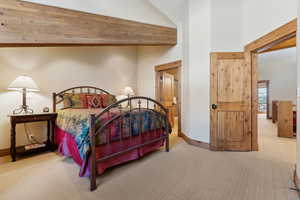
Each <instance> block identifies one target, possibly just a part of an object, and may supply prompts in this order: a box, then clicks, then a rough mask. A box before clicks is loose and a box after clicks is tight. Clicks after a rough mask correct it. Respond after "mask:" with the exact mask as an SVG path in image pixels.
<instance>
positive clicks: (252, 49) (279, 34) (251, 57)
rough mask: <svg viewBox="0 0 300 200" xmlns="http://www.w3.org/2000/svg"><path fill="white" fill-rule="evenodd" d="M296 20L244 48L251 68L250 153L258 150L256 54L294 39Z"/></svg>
mask: <svg viewBox="0 0 300 200" xmlns="http://www.w3.org/2000/svg"><path fill="white" fill-rule="evenodd" d="M296 33H297V19H294V20H292V21H290V22H289V23H287V24H285V25H283V26H281V27H279V28H277V29H275V30H274V31H272V32H270V33H268V34H266V35H264V36H263V37H261V38H259V39H257V40H255V41H254V42H251V43H250V44H248V45H247V46H245V50H244V51H245V59H246V65H250V66H251V77H252V96H251V98H252V102H251V104H252V105H251V109H252V111H251V113H252V114H251V116H252V117H251V124H252V125H251V126H252V128H251V129H252V131H251V137H252V151H257V150H258V127H257V81H258V76H257V54H259V53H261V52H264V51H267V50H268V49H270V48H272V47H274V46H275V45H278V44H280V43H281V42H284V41H286V40H289V39H291V38H293V37H296Z"/></svg>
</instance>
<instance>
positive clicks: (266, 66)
mask: <svg viewBox="0 0 300 200" xmlns="http://www.w3.org/2000/svg"><path fill="white" fill-rule="evenodd" d="M258 79H259V80H269V81H270V101H269V103H270V113H272V108H271V107H272V101H274V100H279V101H293V103H294V104H296V99H297V97H296V96H297V95H296V93H297V54H296V48H290V49H284V50H279V51H273V52H269V53H264V54H260V55H259V56H258Z"/></svg>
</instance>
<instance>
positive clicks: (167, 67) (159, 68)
mask: <svg viewBox="0 0 300 200" xmlns="http://www.w3.org/2000/svg"><path fill="white" fill-rule="evenodd" d="M170 69H177V75H178V77H177V81H178V88H177V92H178V102H177V110H178V136H180V133H181V95H182V94H181V87H182V78H181V77H182V75H181V71H182V60H177V61H174V62H169V63H165V64H162V65H156V66H155V67H154V70H155V99H156V101H158V102H160V72H163V71H166V70H170Z"/></svg>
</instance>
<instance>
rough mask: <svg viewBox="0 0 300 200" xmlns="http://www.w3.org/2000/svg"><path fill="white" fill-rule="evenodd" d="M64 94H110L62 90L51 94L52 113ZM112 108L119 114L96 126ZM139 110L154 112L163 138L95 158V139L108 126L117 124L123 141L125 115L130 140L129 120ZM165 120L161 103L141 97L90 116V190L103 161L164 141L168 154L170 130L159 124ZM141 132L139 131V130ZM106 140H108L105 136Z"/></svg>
mask: <svg viewBox="0 0 300 200" xmlns="http://www.w3.org/2000/svg"><path fill="white" fill-rule="evenodd" d="M66 93H71V94H76V93H77V94H80V93H88V94H110V93H109V92H107V91H105V90H103V89H100V88H97V87H91V86H79V87H74V88H70V89H67V90H64V91H62V92H60V93H53V112H56V109H57V105H58V104H61V103H62V102H63V101H64V94H66ZM132 102H137V106H136V107H135V108H134V107H133V106H132ZM124 104H126V105H128V106H127V107H129V108H128V109H127V110H126V111H123V109H122V105H124ZM113 108H118V109H119V112H120V114H119V115H116V116H114V117H113V118H111V119H109V120H108V121H107V122H105V123H104V124H102V125H101V126H97V120H98V119H100V118H101V117H102V116H104V115H110V111H111V109H113ZM61 109H66V108H61ZM141 109H143V110H145V109H146V110H151V111H153V112H155V113H156V114H157V115H155V116H157V120H159V122H160V128H161V129H163V131H164V134H163V136H161V137H159V138H155V139H153V140H150V141H146V142H144V143H141V144H139V145H136V146H132V147H129V148H128V149H124V150H122V151H120V152H116V153H113V154H111V155H108V156H105V157H102V158H100V159H97V158H96V137H97V136H98V135H99V134H107V132H108V133H110V132H109V131H105V130H107V128H109V126H110V125H111V124H112V123H116V121H117V122H118V123H119V126H120V131H121V133H120V134H119V135H120V141H121V140H122V139H123V138H122V136H123V127H124V124H123V123H124V120H122V119H123V117H124V116H125V115H128V114H129V119H130V122H129V124H130V136H129V137H130V139H131V137H132V136H133V133H132V127H131V126H132V124H131V120H132V113H133V112H134V111H137V110H138V111H140V110H141ZM163 119H165V120H167V123H168V122H169V119H168V109H166V108H165V107H164V106H163V105H162V104H161V103H159V102H158V101H156V100H154V99H151V98H149V97H143V96H135V97H129V98H126V99H123V100H120V101H118V102H116V103H113V104H111V105H109V106H108V107H106V108H105V109H104V110H103V111H102V112H101V113H100V114H98V115H90V120H89V123H90V130H89V136H90V143H91V154H90V159H91V164H90V190H91V191H93V190H95V189H97V183H96V177H97V163H101V162H103V161H106V160H108V159H110V158H113V157H116V156H119V155H121V154H124V153H127V152H130V151H132V150H135V149H138V148H141V147H144V146H146V145H149V144H152V143H155V142H158V141H161V140H165V141H166V143H165V150H166V152H169V131H170V128H169V126H168V125H166V127H165V128H164V127H163V124H162V123H161V121H162V120H163ZM139 122H142V120H141V119H139ZM139 125H140V127H141V126H142V123H140V124H139ZM140 130H141V129H140ZM141 135H142V133H141V132H140V133H139V134H138V136H135V137H141ZM106 138H109V137H108V136H107V135H106ZM109 143H110V141H109V139H108V140H107V142H106V144H104V145H109Z"/></svg>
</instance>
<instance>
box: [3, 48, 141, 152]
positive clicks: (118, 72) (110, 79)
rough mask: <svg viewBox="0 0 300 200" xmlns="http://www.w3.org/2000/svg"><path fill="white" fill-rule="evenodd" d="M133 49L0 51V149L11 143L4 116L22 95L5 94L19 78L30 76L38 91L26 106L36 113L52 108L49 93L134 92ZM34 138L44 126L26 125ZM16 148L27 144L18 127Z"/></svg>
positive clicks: (135, 60) (19, 102) (18, 103)
mask: <svg viewBox="0 0 300 200" xmlns="http://www.w3.org/2000/svg"><path fill="white" fill-rule="evenodd" d="M136 68H137V53H136V47H70V48H41V47H40V48H1V49H0V72H1V81H0V102H1V104H0V110H1V114H0V149H3V148H8V147H9V144H10V142H9V141H10V140H9V138H10V131H9V130H10V124H9V118H8V117H7V114H9V113H11V111H12V110H13V109H14V108H16V107H17V106H18V105H20V104H21V94H20V93H18V92H11V91H7V90H6V88H7V87H8V85H9V84H10V83H11V82H12V81H13V80H14V79H15V78H16V77H17V76H19V75H22V74H27V75H29V76H31V77H32V78H33V79H34V80H35V81H36V83H37V85H38V86H39V87H40V90H41V91H40V92H36V93H30V95H29V96H28V104H29V106H30V107H32V108H34V110H35V111H36V112H41V111H42V108H43V107H46V106H47V107H50V108H52V106H51V105H52V99H51V98H52V96H51V95H52V92H59V91H62V90H64V89H67V88H70V87H74V86H80V85H92V86H96V87H100V88H103V89H106V90H108V91H110V92H112V93H113V94H121V93H122V90H123V89H124V88H125V87H126V86H131V87H133V88H134V89H136V87H137V86H136V76H137V72H136V71H137V70H136ZM29 127H30V130H31V131H32V132H33V133H35V134H36V135H37V136H39V135H41V134H39V133H40V132H41V130H42V129H43V127H44V125H41V124H37V125H34V126H32V125H31V126H29ZM17 131H18V132H19V134H17V135H18V139H17V141H18V142H17V145H20V144H24V142H26V139H25V137H24V136H25V135H24V131H23V127H18V129H17Z"/></svg>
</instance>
